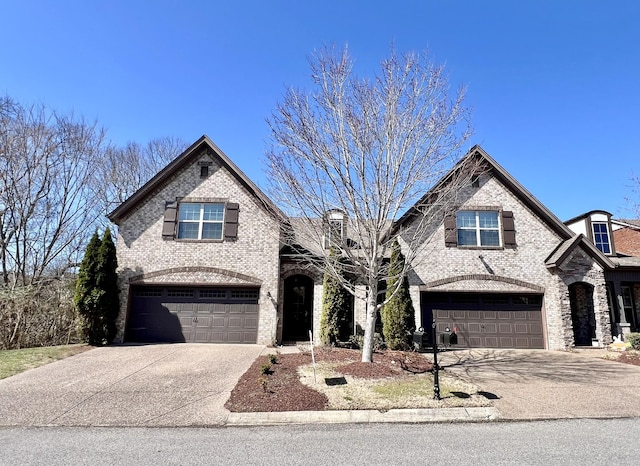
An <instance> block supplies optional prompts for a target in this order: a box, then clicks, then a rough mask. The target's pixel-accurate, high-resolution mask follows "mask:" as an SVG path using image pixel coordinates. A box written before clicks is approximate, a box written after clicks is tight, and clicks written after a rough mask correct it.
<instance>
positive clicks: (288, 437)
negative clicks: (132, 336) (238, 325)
mask: <svg viewBox="0 0 640 466" xmlns="http://www.w3.org/2000/svg"><path fill="white" fill-rule="evenodd" d="M638 438H640V419H637V418H636V419H607V420H602V419H596V420H593V419H586V420H581V419H577V420H562V421H538V422H493V423H477V424H473V423H472V424H421V425H410V424H350V425H309V426H307V425H293V426H282V427H248V428H224V427H216V428H173V429H172V428H97V427H94V428H84V427H83V428H66V427H65V428H60V427H42V428H22V427H19V428H9V427H8V428H1V429H0V464H2V465H5V464H6V465H17V464H20V465H45V464H46V465H62V464H72V465H76V464H78V465H85V464H86V465H123V464H136V465H164V464H175V465H178V464H179V465H191V464H216V465H218V464H220V465H237V464H251V465H276V464H277V465H283V464H284V465H287V464H318V465H335V464H350V465H351V464H352V465H357V464H437V465H456V466H459V465H465V464H474V465H475V466H480V465H496V464H540V465H542V464H544V465H550V464H551V465H552V464H563V465H571V464H576V465H578V464H579V465H584V464H609V463H613V464H617V465H625V464H629V465H630V464H637V461H638V455H639V454H640V446H638V443H637V439H638Z"/></svg>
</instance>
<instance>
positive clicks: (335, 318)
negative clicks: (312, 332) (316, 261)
mask: <svg viewBox="0 0 640 466" xmlns="http://www.w3.org/2000/svg"><path fill="white" fill-rule="evenodd" d="M330 255H331V256H332V257H335V250H333V251H332V252H331V253H330ZM333 264H335V266H337V267H338V270H335V271H334V272H335V273H334V274H332V273H328V272H325V274H324V280H323V287H322V316H321V318H320V341H322V343H324V344H325V345H332V344H335V343H336V342H337V341H341V340H344V339H345V338H346V337H347V329H346V327H347V326H348V324H349V316H348V313H349V311H350V309H349V307H350V300H349V296H348V294H347V293H348V292H347V290H345V288H344V287H343V286H342V285H341V283H340V281H339V280H336V278H335V276H340V277H342V278H344V277H343V271H342V264H341V263H340V262H339V261H336V262H333ZM334 275H335V276H334Z"/></svg>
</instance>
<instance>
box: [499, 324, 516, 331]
mask: <svg viewBox="0 0 640 466" xmlns="http://www.w3.org/2000/svg"><path fill="white" fill-rule="evenodd" d="M498 332H499V333H513V325H511V324H508V323H499V324H498Z"/></svg>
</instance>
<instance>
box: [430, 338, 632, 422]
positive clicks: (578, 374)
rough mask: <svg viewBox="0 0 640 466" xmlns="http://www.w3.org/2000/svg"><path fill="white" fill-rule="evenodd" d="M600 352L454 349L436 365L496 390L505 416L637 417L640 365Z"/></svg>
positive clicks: (489, 390)
mask: <svg viewBox="0 0 640 466" xmlns="http://www.w3.org/2000/svg"><path fill="white" fill-rule="evenodd" d="M601 352H602V350H585V351H584V352H581V353H571V352H561V351H544V350H494V349H473V350H454V351H447V352H444V353H442V354H441V355H440V361H441V363H440V365H441V366H442V367H443V368H444V369H445V370H446V371H447V372H450V373H452V374H455V375H457V376H459V377H461V378H463V379H465V380H467V381H469V382H471V383H474V384H475V385H477V386H478V387H479V390H480V391H483V392H486V393H488V394H493V395H495V397H496V398H497V399H496V400H495V401H494V405H495V406H496V407H497V408H498V409H499V410H500V411H501V412H502V414H503V416H504V418H507V419H509V418H511V419H549V418H574V417H629V416H640V393H638V390H637V388H636V387H639V386H640V367H637V366H632V365H628V364H622V363H618V362H615V361H609V360H604V359H601V358H599V357H597V356H598V355H600V354H601Z"/></svg>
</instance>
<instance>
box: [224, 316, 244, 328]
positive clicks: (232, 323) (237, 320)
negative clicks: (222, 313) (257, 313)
mask: <svg viewBox="0 0 640 466" xmlns="http://www.w3.org/2000/svg"><path fill="white" fill-rule="evenodd" d="M243 323H244V319H243V318H242V317H238V316H229V321H228V324H227V327H229V328H242V324H243Z"/></svg>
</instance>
